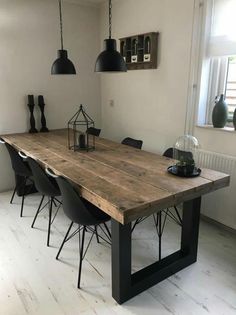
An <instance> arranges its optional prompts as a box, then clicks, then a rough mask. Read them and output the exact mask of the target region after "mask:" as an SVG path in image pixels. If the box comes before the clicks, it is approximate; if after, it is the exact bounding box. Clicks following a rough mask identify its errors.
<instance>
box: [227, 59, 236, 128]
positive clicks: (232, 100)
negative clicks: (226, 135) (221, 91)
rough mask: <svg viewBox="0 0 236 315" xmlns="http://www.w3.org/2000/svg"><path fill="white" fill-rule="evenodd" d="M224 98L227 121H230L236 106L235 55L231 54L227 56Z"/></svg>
mask: <svg viewBox="0 0 236 315" xmlns="http://www.w3.org/2000/svg"><path fill="white" fill-rule="evenodd" d="M225 100H226V103H227V104H228V110H229V118H228V122H229V123H232V119H233V114H234V110H235V108H236V56H231V57H229V58H228V67H227V76H226V84H225Z"/></svg>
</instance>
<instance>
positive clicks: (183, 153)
mask: <svg viewBox="0 0 236 315" xmlns="http://www.w3.org/2000/svg"><path fill="white" fill-rule="evenodd" d="M174 150H175V155H176V156H175V157H174ZM163 156H165V157H168V158H170V159H173V158H175V159H176V160H180V157H181V156H183V157H184V159H193V154H192V152H187V151H181V150H178V149H173V148H168V149H167V150H166V151H165V152H164V153H163Z"/></svg>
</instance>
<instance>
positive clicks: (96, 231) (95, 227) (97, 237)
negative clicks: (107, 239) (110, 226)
mask: <svg viewBox="0 0 236 315" xmlns="http://www.w3.org/2000/svg"><path fill="white" fill-rule="evenodd" d="M94 230H95V234H96V239H97V243H98V244H99V243H100V242H99V236H98V229H97V226H96V225H95V226H94Z"/></svg>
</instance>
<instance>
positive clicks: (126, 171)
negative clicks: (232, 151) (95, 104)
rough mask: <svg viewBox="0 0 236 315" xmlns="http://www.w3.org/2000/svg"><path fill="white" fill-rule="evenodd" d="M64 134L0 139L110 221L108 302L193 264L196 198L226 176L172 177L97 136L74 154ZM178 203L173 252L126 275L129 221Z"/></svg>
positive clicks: (154, 161) (161, 161) (157, 161)
mask: <svg viewBox="0 0 236 315" xmlns="http://www.w3.org/2000/svg"><path fill="white" fill-rule="evenodd" d="M67 132H68V131H67V129H58V130H52V131H50V132H47V133H46V132H45V133H35V134H29V133H18V134H7V135H2V136H1V138H2V139H3V140H4V141H5V142H7V143H9V144H10V145H12V146H14V147H15V148H16V149H17V150H18V151H22V152H23V153H24V154H25V155H27V156H30V157H32V158H34V159H35V160H37V161H38V162H39V163H40V164H41V166H42V167H44V168H50V169H51V170H52V171H53V172H54V173H55V174H57V175H60V176H64V177H65V178H66V179H68V180H70V181H71V182H72V183H73V184H74V185H75V187H77V189H78V191H79V193H80V195H81V196H82V197H83V198H85V199H86V200H88V201H89V202H91V203H92V204H94V205H95V206H97V207H98V208H100V209H101V210H102V211H104V212H105V213H107V214H108V215H109V216H110V217H111V234H112V245H111V273H112V284H111V286H112V296H113V298H114V299H115V300H116V301H117V302H118V303H119V304H122V303H124V302H126V301H127V300H129V299H131V298H132V297H134V296H136V295H137V294H139V293H141V292H143V291H145V290H147V289H148V288H150V287H151V286H153V285H155V284H157V283H159V282H160V281H163V280H164V279H166V278H168V277H170V276H171V275H173V274H175V273H176V272H179V271H180V270H182V269H184V268H186V267H187V266H189V265H191V264H193V263H194V262H196V261H197V251H198V237H199V221H200V210H201V196H203V195H205V194H208V193H211V192H213V191H215V190H217V189H221V188H224V187H227V186H228V185H229V183H230V176H229V175H227V174H224V173H221V172H218V171H214V170H210V169H205V168H202V170H201V174H200V175H199V176H197V177H194V178H185V177H178V176H174V175H172V174H170V173H168V171H167V168H168V167H169V166H171V165H173V163H174V160H172V159H170V158H167V157H164V156H162V155H159V154H156V153H151V152H147V151H145V150H139V149H136V148H133V147H129V146H127V145H123V144H120V143H118V142H115V141H112V140H109V139H105V138H102V137H96V139H95V150H93V151H89V152H87V151H76V152H74V151H73V150H69V149H68V139H67ZM179 204H182V218H181V220H182V224H181V227H182V229H181V241H180V245H179V250H178V251H176V252H174V253H172V254H170V255H168V256H166V257H164V258H162V259H156V261H155V262H154V263H152V264H151V265H149V266H146V267H144V268H142V269H140V270H139V271H137V272H132V259H131V252H132V226H133V222H135V221H136V220H139V219H141V218H145V217H148V216H150V215H152V214H155V213H159V212H160V211H163V210H164V209H167V208H170V207H172V206H175V205H179ZM78 211H79V209H78ZM143 254H144V255H145V253H143Z"/></svg>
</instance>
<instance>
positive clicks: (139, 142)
mask: <svg viewBox="0 0 236 315" xmlns="http://www.w3.org/2000/svg"><path fill="white" fill-rule="evenodd" d="M121 143H122V144H126V145H129V146H130V147H134V148H136V149H140V150H141V149H142V146H143V141H142V140H136V139H133V138H130V137H127V138H125V139H124V140H122V141H121Z"/></svg>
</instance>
